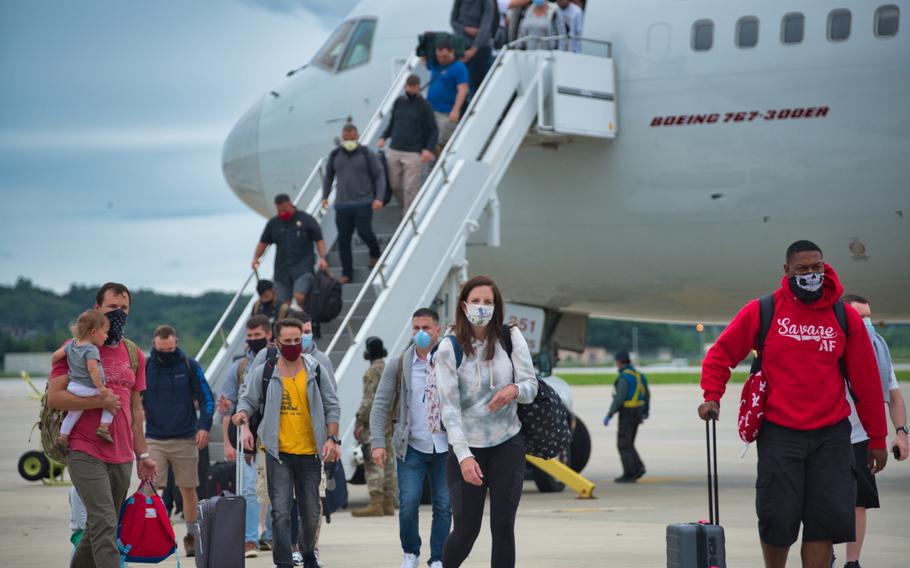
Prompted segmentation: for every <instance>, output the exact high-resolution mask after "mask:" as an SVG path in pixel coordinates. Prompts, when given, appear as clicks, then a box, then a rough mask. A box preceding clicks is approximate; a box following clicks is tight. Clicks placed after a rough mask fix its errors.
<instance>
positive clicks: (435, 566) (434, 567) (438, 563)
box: [430, 560, 442, 568]
mask: <svg viewBox="0 0 910 568" xmlns="http://www.w3.org/2000/svg"><path fill="white" fill-rule="evenodd" d="M430 568H442V560H434V561H433V562H430Z"/></svg>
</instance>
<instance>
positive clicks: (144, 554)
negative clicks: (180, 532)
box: [117, 481, 180, 567]
mask: <svg viewBox="0 0 910 568" xmlns="http://www.w3.org/2000/svg"><path fill="white" fill-rule="evenodd" d="M146 488H148V489H150V490H151V494H148V493H146V492H145V491H144V490H145V489H146ZM117 546H119V547H120V556H121V559H122V563H125V562H142V563H146V564H157V563H159V562H161V561H162V560H164V559H165V558H167V557H168V556H170V555H171V554H174V552H176V551H177V539H176V538H175V537H174V528H173V527H172V526H171V521H170V520H169V519H168V514H167V509H165V508H164V502H162V501H161V497H159V496H158V492H157V491H155V485H154V484H152V483H149V482H148V481H143V482H142V483H141V484H140V485H139V489H137V490H136V492H135V493H133V495H132V496H131V497H129V498H128V499H127V500H126V501H124V502H123V505H122V506H121V507H120V519H119V520H118V522H117ZM177 566H178V567H179V566H180V560H179V559H178V560H177Z"/></svg>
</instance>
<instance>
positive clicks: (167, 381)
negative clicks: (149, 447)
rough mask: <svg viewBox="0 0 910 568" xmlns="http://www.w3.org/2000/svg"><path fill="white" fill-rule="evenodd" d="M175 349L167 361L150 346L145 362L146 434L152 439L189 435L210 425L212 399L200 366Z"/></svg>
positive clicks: (213, 400) (143, 403)
mask: <svg viewBox="0 0 910 568" xmlns="http://www.w3.org/2000/svg"><path fill="white" fill-rule="evenodd" d="M177 353H178V357H177V360H176V362H174V363H173V364H170V365H169V364H166V363H164V362H163V361H162V360H161V359H160V358H159V355H158V352H157V351H155V350H154V349H152V352H151V354H150V355H149V358H148V359H147V360H146V362H145V382H146V385H145V393H144V395H143V397H142V405H143V407H144V408H145V436H146V437H147V438H152V439H153V440H167V439H171V438H191V437H193V436H195V435H196V432H197V431H198V430H211V429H212V414H213V413H214V411H215V399H214V398H213V397H212V390H211V389H210V388H209V383H208V381H206V380H205V375H204V374H203V373H202V367H200V366H199V363H197V362H196V360H195V359H192V358H190V357H187V355H186V354H185V353H184V352H183V351H182V350H181V349H180V348H179V347H178V348H177ZM197 402H198V404H199V416H198V418H197V416H196V404H195V403H197Z"/></svg>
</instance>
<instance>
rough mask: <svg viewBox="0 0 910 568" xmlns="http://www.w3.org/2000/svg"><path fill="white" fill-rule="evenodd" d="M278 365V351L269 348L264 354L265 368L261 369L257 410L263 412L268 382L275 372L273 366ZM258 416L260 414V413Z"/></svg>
mask: <svg viewBox="0 0 910 568" xmlns="http://www.w3.org/2000/svg"><path fill="white" fill-rule="evenodd" d="M277 363H278V349H276V348H275V347H269V348H268V351H266V352H265V366H264V367H263V368H262V396H261V397H260V399H259V408H260V409H261V410H265V397H266V395H267V394H268V392H269V381H271V380H272V374H273V373H274V372H275V365H276V364H277ZM260 414H262V413H261V412H260Z"/></svg>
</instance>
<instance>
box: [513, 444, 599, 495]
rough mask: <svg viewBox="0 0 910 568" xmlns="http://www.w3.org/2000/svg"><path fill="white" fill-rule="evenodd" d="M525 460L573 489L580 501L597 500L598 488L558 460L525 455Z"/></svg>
mask: <svg viewBox="0 0 910 568" xmlns="http://www.w3.org/2000/svg"><path fill="white" fill-rule="evenodd" d="M525 459H526V460H528V462H529V463H530V464H531V465H533V466H535V467H537V468H539V469H541V470H543V471H545V472H546V473H547V474H549V475H551V476H553V477H555V478H556V479H558V480H559V481H561V482H562V483H564V484H565V485H567V486H569V487H571V488H572V490H574V491H575V492H576V493H578V498H579V499H596V497H595V496H594V488H595V487H597V486H596V485H594V483H592V482H591V481H588V480H587V479H585V478H584V477H583V476H582V475H581V474H579V473H578V472H576V471H575V470H574V469H572V468H570V467H569V466H567V465H566V464H564V463H562V462H561V461H559V460H558V459H556V458H553V459H549V460H544V459H540V458H538V457H535V456H530V455H525Z"/></svg>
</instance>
